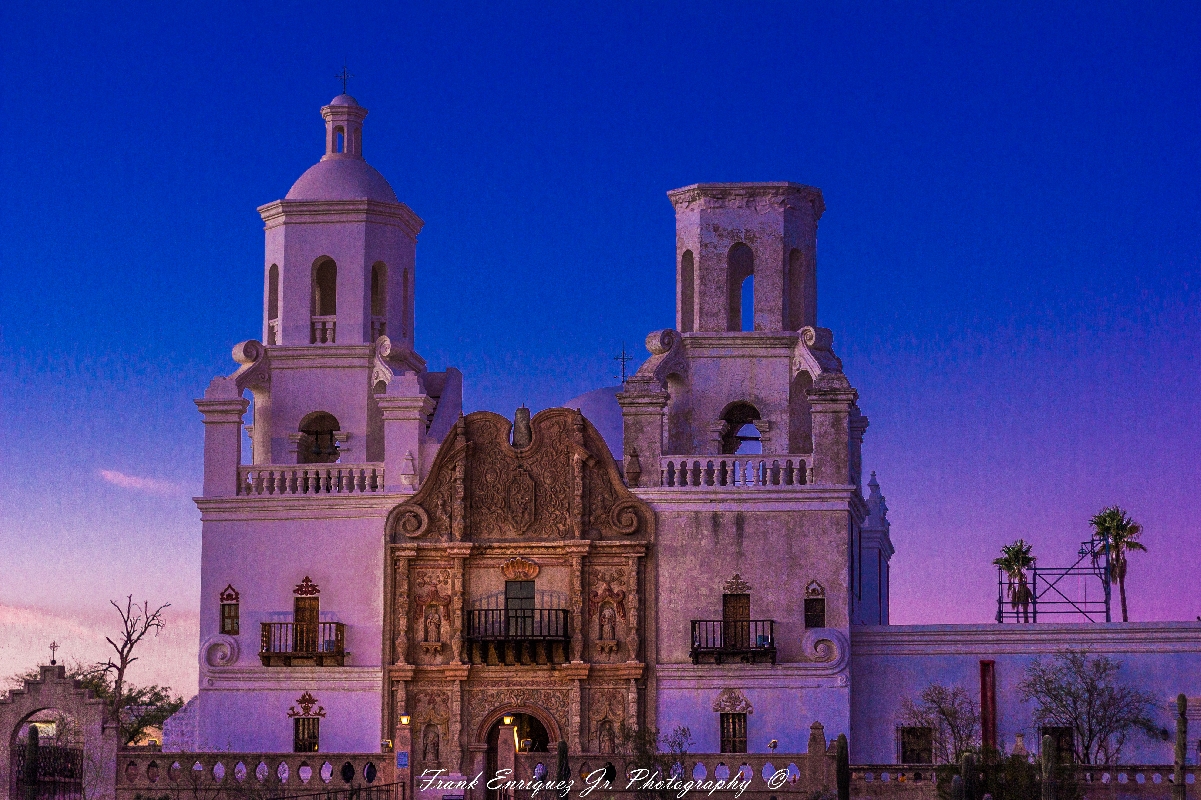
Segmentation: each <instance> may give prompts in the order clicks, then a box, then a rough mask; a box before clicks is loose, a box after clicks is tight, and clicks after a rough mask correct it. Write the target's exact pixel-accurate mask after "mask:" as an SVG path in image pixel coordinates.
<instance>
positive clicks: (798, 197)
mask: <svg viewBox="0 0 1201 800" xmlns="http://www.w3.org/2000/svg"><path fill="white" fill-rule="evenodd" d="M667 197H668V199H669V200H671V204H672V207H674V208H675V210H676V211H677V212H680V211H692V210H705V209H710V208H713V209H717V208H755V209H760V210H762V209H764V208H778V209H785V208H800V207H801V206H802V205H808V206H810V207H812V209H813V217H814V219H815V220H816V219H820V218H821V215H822V213H823V212H824V211H825V210H826V203H825V201H824V200H823V199H822V192H821V189H818V188H816V187H814V186H806V185H805V184H803V183H793V182H791V181H771V182H765V183H694V184H692V185H691V186H684V187H681V188H679V189H673V190H672V191H670V192H668V193H667Z"/></svg>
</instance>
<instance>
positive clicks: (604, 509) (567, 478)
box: [387, 408, 655, 543]
mask: <svg viewBox="0 0 1201 800" xmlns="http://www.w3.org/2000/svg"><path fill="white" fill-rule="evenodd" d="M530 428H531V432H530V443H529V444H528V445H527V446H525V447H522V448H520V449H516V448H514V447H513V446H512V444H511V443H510V439H509V437H510V431H511V429H512V423H511V422H510V421H509V420H507V419H505V418H504V417H502V416H500V415H499V414H493V413H491V412H486V411H477V412H475V413H472V414H468V415H467V416H466V417H463V418H462V419H460V420H459V422H458V423H457V424H456V426H455V428H454V430H453V431H452V433H451V435H449V436H447V437H446V441H445V442H444V443H443V445H442V447H441V448H440V449H439V451H438V455H437V457H436V458H435V459H434V463H433V465H432V467H431V470H430V476H429V478H427V479H426V480H425V482H424V483H423V484H422V487H421V489H420V491H418V492H417V494H416V495H414V496H413V497H412V498H411V499H409V500H407V501H405V502H404V503H401V504H400V505H398V506H396V508H394V509H393V510H392V513H391V514H390V515H389V518H388V523H387V525H388V527H387V531H388V535H389V538H390V540H391V541H393V542H396V543H402V542H405V541H408V540H410V539H417V540H427V541H447V542H449V541H467V540H474V541H498V540H499V541H504V540H510V541H512V540H517V541H521V540H526V541H556V540H559V541H570V540H573V539H627V538H628V539H632V540H634V541H647V540H649V539H650V538H652V537H653V535H654V526H655V517H654V512H653V511H652V510H651V508H650V506H648V505H647V504H646V503H644V502H643V501H642V500H640V499H639V498H638V497H636V496H635V495H634V494H632V493H631V492H630V491H629V489H627V488H626V487H625V485H624V483H623V482H622V480H621V476H620V473H619V472H618V470H617V465H616V463H615V462H614V460H613V456H612V455H611V454H610V452H609V449H608V447H607V446H606V445H605V442H604V439H602V438H601V435H600V434H599V433H598V432H597V430H596V428H594V427H593V426H592V424H591V423H590V422H588V420H587V419H585V418H584V416H583V415H582V414H581V413H580V412H579V411H577V410H575V409H567V408H553V409H548V410H546V411H542V412H540V413H538V414H537V415H535V416H534V418H533V419H532V420H531V422H530Z"/></svg>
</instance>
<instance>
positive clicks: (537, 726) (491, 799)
mask: <svg viewBox="0 0 1201 800" xmlns="http://www.w3.org/2000/svg"><path fill="white" fill-rule="evenodd" d="M510 725H511V726H512V727H513V728H514V730H515V736H514V741H513V742H511V743H510V742H505V745H506V746H507V747H512V748H513V749H515V750H516V751H517V752H521V753H546V752H549V750H550V734H548V733H547V731H546V726H545V725H543V724H542V721H541V720H540V719H538V718H537V717H535V716H534V715H533V714H524V713H521V712H513V713H511V714H505V715H504V716H503V717H501V718H500V719H498V720H497V721H496V722H494V723H492V727H491V728H489V729H488V737H487V740H486V741H487V744H488V754H487V761H486V770H487V771H486V772H485V775H486V776H487V778H488V779H491V778H492V776H494V775H496V770H497V769H498V768H499V763H500V748H501V741H500V734H501V728H505V727H508V726H510ZM499 797H500V792H499V791H497V790H495V789H489V790H488V794H487V800H498V798H499Z"/></svg>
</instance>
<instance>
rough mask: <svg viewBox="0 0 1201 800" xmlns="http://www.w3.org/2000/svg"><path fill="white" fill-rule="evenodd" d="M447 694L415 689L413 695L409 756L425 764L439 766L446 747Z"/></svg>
mask: <svg viewBox="0 0 1201 800" xmlns="http://www.w3.org/2000/svg"><path fill="white" fill-rule="evenodd" d="M450 706H451V703H450V692H448V691H446V690H445V689H418V690H417V691H415V692H413V731H414V741H413V752H414V754H415V756H416V757H417V758H419V759H420V760H421V761H423V762H425V763H426V764H442V757H443V755H445V754H446V753H444V750H446V748H444V747H443V744H444V743H445V744H446V745H447V747H449V745H450V741H449V737H450V735H451V732H450V719H451V707H450Z"/></svg>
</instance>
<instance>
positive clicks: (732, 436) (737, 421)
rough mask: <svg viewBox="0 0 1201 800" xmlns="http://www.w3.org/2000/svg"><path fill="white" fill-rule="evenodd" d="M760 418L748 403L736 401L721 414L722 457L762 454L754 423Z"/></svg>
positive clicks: (757, 412)
mask: <svg viewBox="0 0 1201 800" xmlns="http://www.w3.org/2000/svg"><path fill="white" fill-rule="evenodd" d="M761 418H762V417H761V416H760V415H759V410H758V409H757V408H755V407H754V406H753V405H751V404H750V403H747V402H745V401H741V400H740V401H738V402H735V403H731V404H730V405H728V406H726V409H725V411H723V412H722V415H721V420H722V422H723V423H724V424H723V425H722V433H721V452H722V454H723V455H734V454H739V455H743V454H746V455H750V454H754V453H762V452H763V444H762V438H761V435H760V432H759V429H758V428H757V427H756V426H755V422H757V421H758V420H760V419H761Z"/></svg>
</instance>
